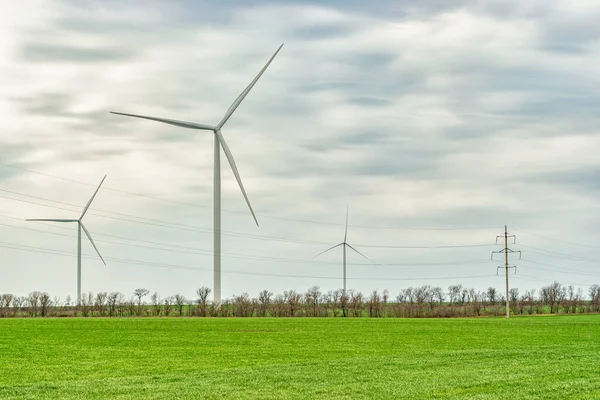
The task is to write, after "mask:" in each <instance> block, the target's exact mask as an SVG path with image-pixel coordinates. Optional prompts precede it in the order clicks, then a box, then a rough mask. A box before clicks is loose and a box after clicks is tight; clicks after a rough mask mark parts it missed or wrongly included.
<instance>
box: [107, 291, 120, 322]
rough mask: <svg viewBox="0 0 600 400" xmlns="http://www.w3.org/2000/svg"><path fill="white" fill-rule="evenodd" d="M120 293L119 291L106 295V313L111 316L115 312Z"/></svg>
mask: <svg viewBox="0 0 600 400" xmlns="http://www.w3.org/2000/svg"><path fill="white" fill-rule="evenodd" d="M120 294H121V293H119V292H112V293H111V294H109V295H108V297H107V300H106V302H107V305H108V315H110V316H111V317H112V316H113V315H115V314H116V312H117V301H118V299H119V295H120Z"/></svg>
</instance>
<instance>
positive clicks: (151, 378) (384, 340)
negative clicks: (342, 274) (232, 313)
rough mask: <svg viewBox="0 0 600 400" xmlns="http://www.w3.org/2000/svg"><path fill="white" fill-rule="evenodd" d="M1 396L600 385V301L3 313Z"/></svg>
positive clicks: (551, 390)
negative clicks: (132, 313)
mask: <svg viewBox="0 0 600 400" xmlns="http://www.w3.org/2000/svg"><path fill="white" fill-rule="evenodd" d="M0 398H9V399H13V398H14V399H33V398H36V399H37V398H60V399H105V398H117V399H134V398H135V399H171V398H172V399H197V398H219V399H237V398H247V399H285V398H298V399H314V398H317V399H330V398H347V399H360V398H373V399H382V398H389V399H395V398H424V399H430V398H444V399H445V398H474V399H492V398H499V399H507V398H512V399H526V398H532V399H533V398H537V399H567V398H573V399H600V315H584V316H581V315H577V316H544V317H519V318H512V319H510V320H505V319H502V318H483V319H391V318H390V319H359V318H356V319H341V318H335V319H334V318H331V319H309V318H298V319H275V318H264V319H263V318H251V319H250V318H249V319H227V318H219V319H198V318H195V319H190V318H169V319H159V318H153V319H129V318H127V319H115V318H112V319H100V318H98V319H94V318H91V319H75V318H73V319H2V320H0Z"/></svg>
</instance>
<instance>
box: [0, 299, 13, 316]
mask: <svg viewBox="0 0 600 400" xmlns="http://www.w3.org/2000/svg"><path fill="white" fill-rule="evenodd" d="M14 298H15V295H13V294H10V293H5V294H3V295H2V296H1V297H0V317H8V315H9V313H10V307H11V306H12V304H13V299H14Z"/></svg>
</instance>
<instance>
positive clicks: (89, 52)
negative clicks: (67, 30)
mask: <svg viewBox="0 0 600 400" xmlns="http://www.w3.org/2000/svg"><path fill="white" fill-rule="evenodd" d="M21 56H22V58H23V60H24V61H30V62H56V61H57V62H74V63H99V62H114V61H123V60H130V59H132V58H133V57H134V54H133V53H132V51H131V50H130V49H123V48H116V47H115V48H108V47H103V48H92V47H88V48H83V47H75V46H69V45H54V44H48V43H42V42H37V43H26V44H25V45H24V46H23V47H22V48H21Z"/></svg>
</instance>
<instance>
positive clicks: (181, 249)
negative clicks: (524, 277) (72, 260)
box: [0, 223, 482, 267]
mask: <svg viewBox="0 0 600 400" xmlns="http://www.w3.org/2000/svg"><path fill="white" fill-rule="evenodd" d="M0 226H5V227H9V228H14V229H21V230H27V231H32V232H40V233H44V234H48V235H55V236H62V237H69V238H74V237H75V236H73V235H68V234H64V233H58V232H50V231H44V230H41V229H34V228H28V227H21V226H14V225H10V224H2V223H0ZM62 229H65V230H69V229H68V228H62ZM69 231H70V230H69ZM94 235H96V236H104V237H111V238H117V239H123V240H129V241H134V242H139V243H145V244H149V245H152V246H149V245H140V244H133V243H123V242H116V241H112V240H103V239H100V240H97V241H98V242H100V243H110V244H116V245H120V246H129V247H137V248H145V249H150V250H155V251H166V252H174V253H184V254H195V255H204V256H211V255H212V254H213V252H212V250H206V249H200V248H195V247H188V246H180V245H171V244H165V243H159V242H154V241H148V240H138V239H132V238H127V237H123V236H115V235H106V234H101V233H95V232H94ZM15 245H16V244H15ZM156 246H162V247H167V248H157V247H156ZM168 247H171V248H168ZM223 254H224V255H226V256H227V257H229V258H235V259H245V260H255V261H269V262H284V263H295V264H323V265H338V264H339V263H338V262H333V261H316V260H302V259H290V258H283V257H269V256H261V255H253V254H242V253H231V252H224V253H223ZM481 263H482V260H464V261H454V262H444V263H439V262H429V263H403V264H395V263H379V264H372V263H348V265H353V266H380V267H418V266H448V265H469V264H470V265H473V264H481Z"/></svg>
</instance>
